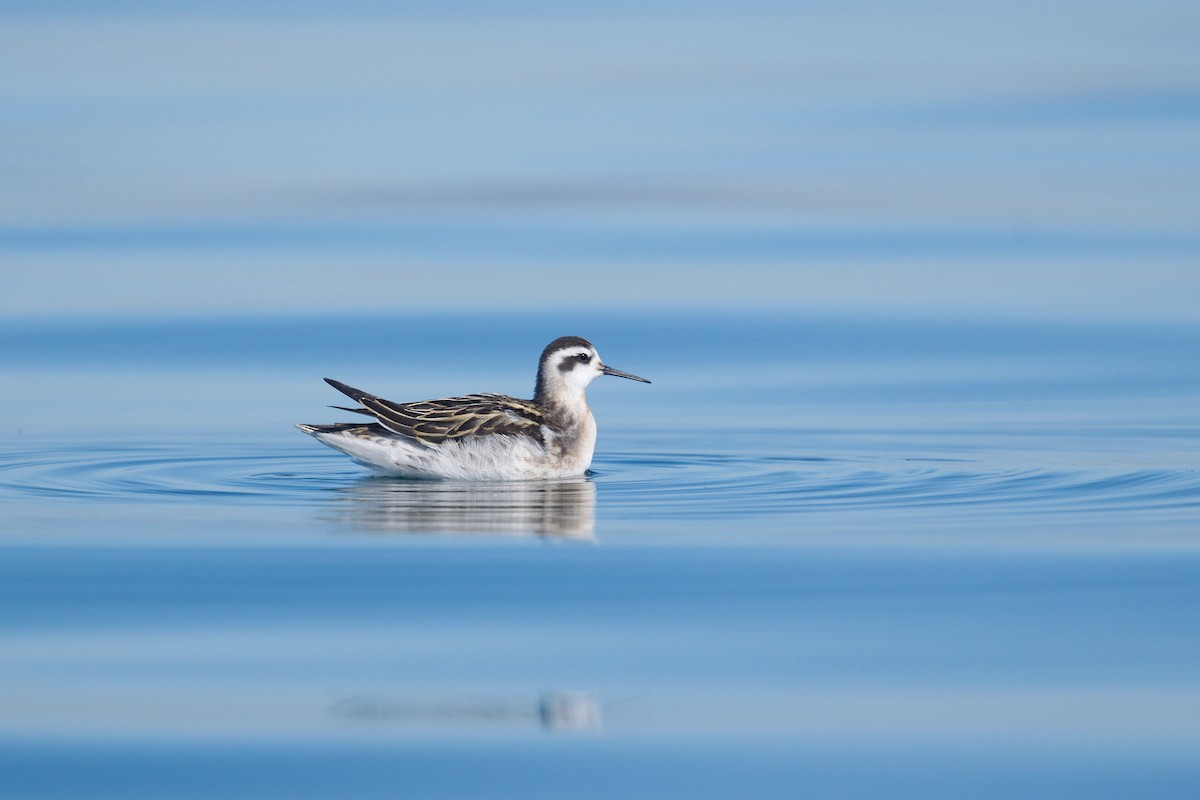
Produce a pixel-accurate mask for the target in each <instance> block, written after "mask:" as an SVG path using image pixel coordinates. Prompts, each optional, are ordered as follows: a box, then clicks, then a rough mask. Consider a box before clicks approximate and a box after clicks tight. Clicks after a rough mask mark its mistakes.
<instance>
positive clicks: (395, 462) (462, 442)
mask: <svg viewBox="0 0 1200 800" xmlns="http://www.w3.org/2000/svg"><path fill="white" fill-rule="evenodd" d="M601 375H615V376H617V377H618V378H628V379H629V380H633V381H641V382H642V383H650V381H648V380H646V379H645V378H639V377H638V376H637V375H630V374H629V373H628V372H622V371H621V370H619V369H613V368H612V367H610V366H608V365H606V364H604V363H603V362H602V361H601V360H600V354H599V353H597V352H596V348H595V347H593V346H592V343H591V342H589V341H588V340H587V339H582V338H580V337H578V336H562V337H560V338H558V339H555V340H554V341H553V342H551V343H550V344H548V345H546V349H545V350H543V351H542V356H541V359H540V360H539V361H538V371H537V383H536V386H535V387H534V392H533V399H532V400H518V399H516V398H514V397H509V396H507V395H503V394H469V395H467V396H465V397H449V398H446V399H443V400H422V401H418V402H414V403H394V402H392V401H391V400H384V399H383V398H382V397H376V396H375V395H373V394H369V393H367V392H364V391H362V390H361V389H355V388H354V387H353V386H347V385H346V384H344V383H340V382H338V381H335V380H333V379H332V378H326V379H325V382H326V383H328V384H329V385H330V386H332V387H333V388H335V389H337V390H338V391H339V392H341V393H342V394H344V395H346V396H347V397H349V398H350V399H351V400H354V401H355V402H356V403H359V404H360V405H359V406H358V407H354V408H346V407H343V406H333V408H337V409H339V410H342V411H352V412H354V413H357V414H365V415H367V416H370V417H374V418H375V421H374V422H369V423H353V422H350V423H345V422H343V423H335V424H332V425H307V424H298V425H297V426H296V427H297V428H299V429H300V430H302V431H304V432H305V433H307V434H309V435H310V436H313V437H314V438H316V439H317V441H319V442H321V443H322V444H326V445H329V446H330V447H332V448H333V449H335V450H340V451H342V452H343V453H345V454H346V455H348V456H350V457H351V458H352V459H354V460H355V461H357V462H358V463H360V464H362V465H364V466H367V467H370V468H372V469H374V470H377V471H379V472H381V473H384V474H387V475H400V476H406V477H413V478H450V479H463V480H523V479H537V478H568V477H573V476H577V475H582V474H583V473H584V472H586V471H587V468H588V467H589V466H590V465H591V463H592V452H593V450H594V449H595V446H596V420H595V418H594V417H593V416H592V411H591V409H590V408H588V404H587V397H586V396H585V392H586V390H587V387H588V384H590V383H591V382H592V381H594V380H595V379H596V378H599V377H600V376H601Z"/></svg>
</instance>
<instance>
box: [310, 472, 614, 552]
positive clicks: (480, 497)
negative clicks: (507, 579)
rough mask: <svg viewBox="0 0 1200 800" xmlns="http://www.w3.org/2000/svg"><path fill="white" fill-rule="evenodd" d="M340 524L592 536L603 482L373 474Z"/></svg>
mask: <svg viewBox="0 0 1200 800" xmlns="http://www.w3.org/2000/svg"><path fill="white" fill-rule="evenodd" d="M341 491H342V494H341V495H339V498H338V500H339V502H338V503H337V504H336V505H335V506H334V513H335V516H336V517H337V518H338V520H339V521H340V522H343V523H348V524H350V525H352V526H354V527H357V528H361V529H365V530H368V531H373V532H377V533H445V534H461V533H476V534H505V535H510V536H554V537H562V538H567V539H583V540H591V539H592V538H593V532H594V530H595V526H596V485H595V484H594V483H592V482H591V481H589V480H586V479H584V478H577V479H574V480H559V481H495V482H470V483H467V482H455V481H423V480H405V479H400V478H386V477H370V478H364V479H363V480H362V481H360V482H358V483H356V484H354V485H353V486H350V487H348V488H346V489H343V490H341Z"/></svg>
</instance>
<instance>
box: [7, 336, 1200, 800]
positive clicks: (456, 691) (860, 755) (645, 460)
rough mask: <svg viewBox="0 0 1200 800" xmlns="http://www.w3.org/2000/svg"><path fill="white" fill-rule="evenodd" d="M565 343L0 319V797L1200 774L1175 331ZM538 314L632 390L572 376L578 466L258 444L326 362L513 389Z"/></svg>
mask: <svg viewBox="0 0 1200 800" xmlns="http://www.w3.org/2000/svg"><path fill="white" fill-rule="evenodd" d="M573 322H574V326H573V327H571V325H572V321H567V320H552V321H549V322H547V321H545V320H537V321H530V320H508V319H507V318H502V317H498V316H496V317H492V318H486V317H484V318H480V317H478V316H474V315H473V316H470V317H465V316H464V317H444V316H436V317H427V318H415V319H410V318H404V317H391V318H377V319H359V320H353V319H340V320H338V319H321V318H315V319H276V320H269V319H259V320H231V321H226V322H211V323H206V324H200V323H168V322H158V323H144V324H132V323H125V324H101V323H89V324H74V325H64V324H58V325H55V326H49V325H48V326H45V327H43V328H40V329H39V328H36V327H29V326H24V325H23V326H21V327H20V328H14V327H8V328H6V329H5V330H4V333H3V336H2V337H0V341H2V342H3V343H4V346H3V348H0V360H2V361H3V365H4V372H5V374H6V376H8V378H9V380H10V381H11V383H9V384H8V385H9V387H10V388H7V389H6V391H5V392H4V401H3V402H4V409H3V411H4V413H3V419H5V420H6V421H7V426H8V430H6V432H5V440H4V445H3V449H2V450H0V502H2V503H3V505H4V518H5V525H4V532H3V534H2V535H0V549H2V551H3V558H2V559H0V573H2V574H3V577H2V579H0V630H2V631H3V637H2V638H0V698H2V702H0V741H2V742H3V747H2V748H0V761H2V762H3V763H2V767H3V769H2V770H0V772H2V773H3V774H4V775H5V780H6V782H8V783H9V785H10V786H12V787H15V789H16V791H15V794H14V796H22V797H85V796H86V797H97V796H99V797H123V798H124V797H158V796H172V797H177V796H196V797H218V796H219V797H229V796H234V797H276V796H278V797H318V796H328V795H329V794H331V793H336V794H339V795H352V796H396V795H401V796H410V795H411V796H448V797H449V796H452V797H463V796H480V797H496V796H502V797H503V796H517V795H526V794H528V793H530V792H532V793H534V794H538V795H548V796H562V795H566V796H596V797H611V796H640V797H661V796H742V795H743V794H744V793H745V792H747V791H750V792H752V793H753V794H755V795H761V796H767V797H792V796H795V794H796V792H797V791H801V790H804V791H812V792H814V793H817V794H822V795H831V796H856V795H863V796H869V795H887V796H912V797H923V796H930V795H931V794H934V795H949V796H962V795H971V796H985V797H1009V796H1015V795H1019V796H1029V797H1064V796H1078V797H1132V796H1143V795H1150V796H1158V797H1185V796H1190V795H1191V794H1193V793H1194V791H1195V790H1196V788H1197V786H1200V783H1198V781H1200V770H1198V769H1197V766H1196V765H1197V763H1200V761H1198V760H1197V755H1198V748H1200V737H1198V733H1200V730H1198V728H1197V722H1196V721H1197V720H1198V719H1200V691H1197V690H1198V688H1200V687H1198V685H1197V677H1198V676H1197V672H1196V664H1197V663H1198V660H1200V639H1198V638H1197V637H1196V635H1195V631H1196V630H1197V623H1198V622H1200V619H1198V611H1197V609H1200V604H1198V601H1200V549H1198V547H1197V533H1198V528H1197V520H1198V519H1200V470H1198V469H1197V463H1196V454H1197V452H1200V402H1198V401H1200V365H1198V364H1197V362H1196V360H1195V358H1194V356H1193V354H1194V353H1196V352H1200V328H1196V327H1187V326H1178V325H1176V326H1147V325H1128V324H1126V325H1111V326H1090V327H1080V326H1061V325H1060V326H1054V325H1047V324H1042V325H1028V324H1026V325H1016V324H1009V325H999V324H983V323H971V322H958V323H937V324H934V323H921V322H917V321H902V320H896V321H891V322H885V321H879V320H874V321H865V320H839V319H832V318H831V319H825V320H798V319H791V318H786V317H779V316H776V317H770V316H764V315H758V316H756V317H754V318H749V317H746V316H743V315H726V316H723V317H722V316H713V315H704V316H688V315H679V314H676V315H668V316H665V317H664V316H641V315H625V316H622V315H619V314H608V315H600V316H598V317H596V318H594V319H586V320H575V321H573ZM543 328H544V330H543ZM567 330H580V331H582V332H586V333H588V334H589V335H591V336H592V337H593V338H594V339H595V341H596V342H597V344H598V346H599V347H600V349H601V352H602V354H603V355H604V357H605V358H606V360H607V361H609V362H610V363H613V364H617V365H619V366H622V367H625V368H628V369H630V370H634V371H637V372H640V373H644V374H647V375H649V376H651V377H652V378H653V379H654V381H655V383H654V384H653V385H651V386H642V385H640V384H632V383H627V382H622V381H616V380H607V381H601V382H599V383H598V384H596V385H595V386H594V387H593V389H592V391H591V400H592V405H593V407H594V409H595V412H596V414H597V416H598V419H599V423H600V426H601V436H600V442H599V446H598V453H597V458H596V461H595V465H594V466H595V470H594V473H593V474H592V475H590V476H589V477H587V478H586V479H582V480H578V481H564V482H557V483H550V484H543V483H535V484H517V485H504V484H477V485H473V484H466V485H459V484H451V483H426V482H406V481H398V480H393V479H381V478H376V477H371V476H370V475H369V474H368V473H366V472H365V471H364V470H362V469H360V468H358V467H356V466H355V465H353V464H352V463H351V462H350V461H349V460H348V459H346V458H345V457H343V456H341V455H340V454H338V453H335V452H333V451H332V450H327V449H326V448H323V447H321V446H320V445H318V444H317V443H316V442H313V441H312V440H311V439H309V438H308V437H305V436H303V435H301V434H300V433H299V432H297V431H295V430H293V429H291V428H290V423H292V422H293V421H300V420H303V421H323V420H332V419H338V418H340V415H339V413H338V412H336V411H333V410H330V409H326V408H324V406H323V404H325V403H327V402H337V397H336V396H335V395H334V394H333V393H332V391H331V390H329V389H328V388H327V387H326V386H325V385H324V384H323V383H321V381H320V377H321V376H323V375H325V374H330V375H336V376H339V377H341V378H345V379H347V380H352V381H354V382H356V383H359V384H361V385H364V386H370V387H372V388H374V389H376V390H378V391H380V392H382V393H384V394H386V395H388V396H395V397H423V396H426V395H427V394H429V393H430V392H431V391H432V392H433V393H435V394H436V393H437V391H436V389H435V387H441V388H442V389H444V390H446V391H452V392H456V391H460V390H461V391H468V390H470V388H471V387H475V388H481V389H494V390H502V391H510V392H513V393H518V394H520V393H522V392H523V389H525V388H528V385H529V382H530V380H531V379H532V372H533V367H534V359H535V358H536V355H537V353H538V352H539V347H540V344H541V343H542V340H543V339H547V338H548V337H549V336H550V335H554V334H557V333H560V332H566V331H567ZM414 343H417V344H414ZM231 365H232V366H231ZM17 420H19V421H20V422H19V428H16V429H14V427H15V426H14V425H13V421H17Z"/></svg>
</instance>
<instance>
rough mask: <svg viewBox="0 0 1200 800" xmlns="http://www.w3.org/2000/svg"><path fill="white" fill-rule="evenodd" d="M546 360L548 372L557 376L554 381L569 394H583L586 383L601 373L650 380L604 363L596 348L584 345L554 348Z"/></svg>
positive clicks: (630, 378)
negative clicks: (556, 379)
mask: <svg viewBox="0 0 1200 800" xmlns="http://www.w3.org/2000/svg"><path fill="white" fill-rule="evenodd" d="M547 361H548V363H547V367H549V372H550V374H551V375H554V376H556V377H557V378H558V381H556V382H561V383H560V384H559V385H560V386H562V389H563V391H564V392H566V393H569V394H574V395H580V394H583V392H584V390H585V389H587V387H588V384H590V383H591V382H592V381H594V380H596V378H599V377H600V376H601V375H615V376H617V377H618V378H628V379H629V380H632V381H641V382H642V383H649V382H650V381H648V380H646V379H645V378H639V377H638V376H637V375H630V374H629V373H628V372H622V371H621V370H619V369H613V368H612V367H609V366H607V365H605V364H604V363H603V362H602V361H601V360H600V354H599V353H597V352H596V348H594V347H589V346H585V345H571V346H569V347H564V348H562V349H561V350H556V351H554V352H553V353H551V354H550V356H549V358H548V359H547Z"/></svg>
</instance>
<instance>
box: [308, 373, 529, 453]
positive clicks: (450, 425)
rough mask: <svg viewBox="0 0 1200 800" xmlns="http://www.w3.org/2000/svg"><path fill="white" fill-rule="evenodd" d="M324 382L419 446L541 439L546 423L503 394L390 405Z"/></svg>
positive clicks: (379, 398)
mask: <svg viewBox="0 0 1200 800" xmlns="http://www.w3.org/2000/svg"><path fill="white" fill-rule="evenodd" d="M326 380H327V381H328V382H329V384H330V385H331V386H333V387H334V388H335V389H337V390H338V391H340V392H342V393H343V394H346V395H347V396H349V397H351V398H353V399H354V400H357V401H358V402H359V403H362V405H363V409H364V410H365V411H367V412H369V413H370V414H372V415H374V417H375V418H376V419H378V420H379V422H380V424H382V425H383V426H384V427H385V428H387V429H388V430H389V431H392V432H393V433H398V434H400V435H402V436H410V437H412V438H413V439H416V440H417V441H418V442H421V443H423V444H430V445H434V444H440V443H441V442H444V441H446V440H448V439H463V438H466V437H469V436H484V435H488V434H500V435H509V436H532V437H533V438H535V439H537V440H539V441H541V439H542V425H543V423H545V421H546V420H545V416H544V415H543V413H542V411H541V409H539V408H538V407H537V406H535V405H533V404H532V403H529V402H527V401H525V400H517V399H516V398H513V397H508V396H507V395H502V394H472V395H467V396H466V397H448V398H446V399H444V400H422V401H419V402H415V403H394V402H392V401H391V400H384V399H383V398H381V397H376V396H375V395H372V394H368V393H366V392H363V391H360V390H358V389H355V388H353V387H351V386H346V385H345V384H343V383H338V382H337V381H333V380H329V379H326ZM351 410H357V409H351Z"/></svg>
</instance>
